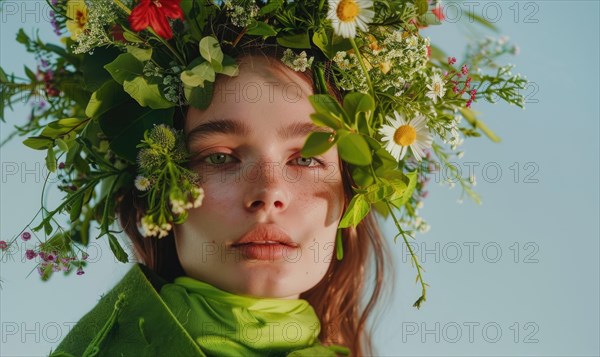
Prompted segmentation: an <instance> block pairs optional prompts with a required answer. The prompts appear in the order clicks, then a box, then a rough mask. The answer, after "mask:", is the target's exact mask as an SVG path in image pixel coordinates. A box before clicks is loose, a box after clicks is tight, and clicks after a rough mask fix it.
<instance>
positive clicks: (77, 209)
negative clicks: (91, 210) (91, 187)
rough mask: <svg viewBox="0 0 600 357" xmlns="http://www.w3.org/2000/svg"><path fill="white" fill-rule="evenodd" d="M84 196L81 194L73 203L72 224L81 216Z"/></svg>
mask: <svg viewBox="0 0 600 357" xmlns="http://www.w3.org/2000/svg"><path fill="white" fill-rule="evenodd" d="M84 196H85V195H84V194H83V193H81V194H79V197H78V198H77V199H76V200H75V201H73V205H72V206H71V212H70V217H69V218H70V219H71V222H75V221H76V220H78V219H79V216H80V215H81V207H82V206H83V198H84Z"/></svg>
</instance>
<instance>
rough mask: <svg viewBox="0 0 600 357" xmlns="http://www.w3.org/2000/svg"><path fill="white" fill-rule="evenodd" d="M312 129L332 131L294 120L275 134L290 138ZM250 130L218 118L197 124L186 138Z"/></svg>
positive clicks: (230, 120) (249, 131)
mask: <svg viewBox="0 0 600 357" xmlns="http://www.w3.org/2000/svg"><path fill="white" fill-rule="evenodd" d="M313 131H319V132H326V133H329V132H332V130H331V129H330V128H328V127H322V126H317V125H315V124H313V123H306V122H296V123H292V124H289V125H288V126H285V127H280V128H278V129H277V135H278V136H279V137H280V138H281V139H292V138H296V137H304V136H306V135H308V134H309V133H310V132H313ZM251 132H252V129H251V128H250V127H249V126H248V125H247V124H246V123H244V122H241V121H238V120H232V119H219V120H212V121H209V122H206V123H202V124H200V125H198V126H197V127H195V128H194V129H192V130H191V131H190V132H189V133H188V135H187V140H188V142H190V141H191V140H201V139H206V138H208V137H210V136H212V135H216V134H224V135H235V136H247V135H249V134H250V133H251Z"/></svg>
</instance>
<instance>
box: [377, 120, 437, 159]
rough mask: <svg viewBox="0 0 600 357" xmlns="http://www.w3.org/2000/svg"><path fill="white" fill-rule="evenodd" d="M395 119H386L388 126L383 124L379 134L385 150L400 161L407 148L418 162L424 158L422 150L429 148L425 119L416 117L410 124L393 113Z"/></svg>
mask: <svg viewBox="0 0 600 357" xmlns="http://www.w3.org/2000/svg"><path fill="white" fill-rule="evenodd" d="M394 116H395V118H392V117H389V116H388V117H387V119H388V121H389V123H390V125H386V124H384V125H383V126H382V127H381V129H379V133H380V134H381V135H382V136H383V139H382V140H383V142H387V144H385V149H386V150H387V151H388V152H389V153H390V154H391V155H392V156H393V157H394V158H396V160H398V161H400V160H402V158H404V155H406V152H407V151H408V148H409V147H410V150H411V152H412V154H413V156H414V157H415V159H417V160H418V161H421V158H422V157H424V156H425V153H424V152H423V150H424V149H426V148H429V147H431V142H432V138H431V134H430V133H429V129H428V128H427V123H426V122H427V119H426V118H425V117H424V116H422V115H417V116H416V117H415V118H413V119H412V120H411V121H410V122H407V121H406V120H404V118H403V117H402V116H401V115H400V114H398V112H396V111H394Z"/></svg>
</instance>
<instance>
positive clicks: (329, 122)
mask: <svg viewBox="0 0 600 357" xmlns="http://www.w3.org/2000/svg"><path fill="white" fill-rule="evenodd" d="M310 118H311V119H312V121H313V123H315V124H316V125H319V126H327V127H330V128H333V129H341V128H343V124H342V122H341V121H340V120H339V119H337V118H335V117H333V116H330V115H325V114H323V113H312V114H311V115H310Z"/></svg>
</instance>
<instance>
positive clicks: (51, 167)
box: [46, 147, 56, 172]
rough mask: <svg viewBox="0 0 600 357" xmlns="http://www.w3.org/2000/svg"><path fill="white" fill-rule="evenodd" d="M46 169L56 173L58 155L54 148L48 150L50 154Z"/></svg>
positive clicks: (47, 156)
mask: <svg viewBox="0 0 600 357" xmlns="http://www.w3.org/2000/svg"><path fill="white" fill-rule="evenodd" d="M46 167H47V168H48V171H50V172H55V171H56V154H55V153H54V149H53V148H52V147H49V148H48V153H47V154H46Z"/></svg>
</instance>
